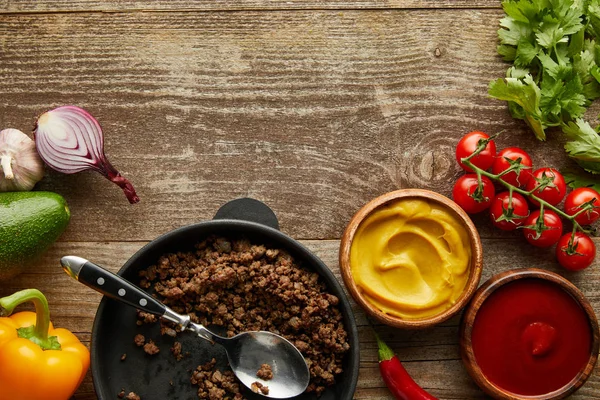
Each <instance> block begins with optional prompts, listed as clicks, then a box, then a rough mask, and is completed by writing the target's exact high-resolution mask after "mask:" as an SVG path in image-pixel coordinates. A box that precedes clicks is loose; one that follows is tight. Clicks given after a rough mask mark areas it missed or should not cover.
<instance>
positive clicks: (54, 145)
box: [34, 106, 140, 204]
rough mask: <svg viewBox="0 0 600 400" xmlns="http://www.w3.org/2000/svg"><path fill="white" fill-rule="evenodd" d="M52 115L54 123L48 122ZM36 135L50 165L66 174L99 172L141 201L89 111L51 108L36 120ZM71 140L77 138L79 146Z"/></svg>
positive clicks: (44, 156) (68, 107)
mask: <svg viewBox="0 0 600 400" xmlns="http://www.w3.org/2000/svg"><path fill="white" fill-rule="evenodd" d="M50 118H53V122H54V125H53V126H50V124H49V123H48V120H49V119H50ZM69 135H71V136H69ZM34 136H35V141H36V146H37V150H38V153H39V155H40V158H41V159H42V160H43V161H44V162H45V163H46V165H48V166H49V167H50V168H52V169H54V170H56V171H59V172H62V173H65V174H74V173H77V172H80V171H83V170H86V169H91V170H94V171H97V172H99V173H101V174H102V175H104V176H105V177H106V178H107V179H109V180H110V181H111V182H113V183H115V184H116V185H118V186H119V187H120V188H121V189H122V190H123V193H125V196H126V197H127V200H129V203H131V204H135V203H137V202H139V201H140V198H139V197H138V195H137V194H136V192H135V189H134V188H133V185H132V184H131V183H130V182H129V181H128V180H127V179H126V178H124V177H123V176H122V175H121V174H120V173H119V172H118V171H117V170H116V169H115V168H114V167H113V166H112V165H111V163H110V162H109V161H108V159H107V158H106V155H105V154H104V136H103V134H102V129H101V128H100V125H99V124H98V121H96V119H95V118H94V117H93V116H92V115H91V114H90V113H88V112H87V111H86V110H84V109H82V108H80V107H77V106H62V107H58V108H55V109H53V110H50V111H48V112H46V113H44V114H42V115H41V116H40V117H39V118H38V120H37V121H36V125H35V129H34ZM68 139H74V140H75V146H73V143H72V142H71V141H69V140H68ZM82 152H83V153H85V154H83V153H82Z"/></svg>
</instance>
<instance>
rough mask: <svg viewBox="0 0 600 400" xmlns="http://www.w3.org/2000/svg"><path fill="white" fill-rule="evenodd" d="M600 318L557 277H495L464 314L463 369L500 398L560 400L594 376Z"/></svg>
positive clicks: (514, 273)
mask: <svg viewBox="0 0 600 400" xmlns="http://www.w3.org/2000/svg"><path fill="white" fill-rule="evenodd" d="M599 345H600V335H599V329H598V320H597V318H596V314H595V313H594V310H593V308H592V306H591V305H590V303H589V302H588V301H587V299H586V298H585V296H584V295H583V293H581V291H580V290H579V289H578V288H577V287H575V285H573V284H572V283H571V282H569V281H568V280H567V279H565V278H563V277H561V276H560V275H558V274H555V273H553V272H549V271H545V270H541V269H536V268H524V269H515V270H511V271H506V272H503V273H500V274H498V275H496V276H494V277H492V278H490V279H489V280H488V281H487V282H486V283H484V284H483V285H482V286H481V287H480V288H479V289H478V290H477V292H476V293H475V295H474V296H473V298H472V299H471V302H470V303H469V305H468V306H467V308H466V309H465V312H464V314H463V317H462V321H461V328H460V347H461V357H462V360H463V362H464V364H465V367H466V369H467V371H468V373H469V375H471V377H472V378H473V379H474V380H475V382H476V383H477V384H478V385H479V387H480V388H481V389H482V390H483V391H485V392H486V393H487V394H488V395H490V396H491V397H493V398H495V399H528V400H532V399H545V400H549V399H562V398H565V397H567V396H569V395H571V394H572V393H573V392H575V391H576V390H578V389H579V388H580V387H581V386H582V385H583V384H584V383H585V381H586V380H587V379H588V377H589V376H590V374H591V373H592V371H593V369H594V366H595V364H596V360H597V358H598V350H599Z"/></svg>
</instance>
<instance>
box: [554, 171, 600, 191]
mask: <svg viewBox="0 0 600 400" xmlns="http://www.w3.org/2000/svg"><path fill="white" fill-rule="evenodd" d="M561 173H562V175H563V176H564V178H565V182H566V183H567V185H569V186H570V187H571V188H573V189H576V188H580V187H590V188H592V189H595V190H596V191H599V192H600V177H597V176H594V175H592V174H587V173H585V172H583V171H581V170H579V171H576V170H574V169H567V170H564V171H561Z"/></svg>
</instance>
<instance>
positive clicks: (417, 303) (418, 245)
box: [339, 189, 483, 328]
mask: <svg viewBox="0 0 600 400" xmlns="http://www.w3.org/2000/svg"><path fill="white" fill-rule="evenodd" d="M339 261H340V269H341V273H342V278H343V280H344V284H345V285H346V287H347V289H348V291H349V292H350V295H351V296H352V297H353V298H354V300H355V301H356V302H357V303H358V304H359V305H360V306H361V307H362V308H363V309H364V310H365V311H366V313H367V314H368V315H369V316H371V317H372V318H374V319H376V320H378V321H380V322H382V323H385V324H388V325H391V326H394V327H398V328H426V327H430V326H433V325H436V324H439V323H440V322H443V321H445V320H447V319H449V318H451V317H452V316H454V315H455V314H456V313H458V312H459V311H460V310H461V309H462V308H463V307H464V306H465V305H466V304H467V302H468V301H469V299H470V298H471V296H472V295H473V293H474V292H475V289H477V286H478V285H479V280H480V278H481V270H482V267H483V251H482V247H481V240H480V238H479V233H478V232H477V229H476V228H475V226H474V224H473V222H472V221H471V219H470V218H469V216H468V215H467V214H466V213H465V212H464V211H463V210H462V208H460V207H459V206H458V205H457V204H456V203H455V202H454V201H452V200H450V199H449V198H447V197H445V196H443V195H441V194H439V193H435V192H432V191H429V190H423V189H401V190H396V191H393V192H389V193H386V194H384V195H382V196H379V197H377V198H375V199H373V200H371V201H370V202H368V203H367V204H365V205H364V206H363V207H362V208H360V210H358V212H356V214H355V215H354V216H353V217H352V219H351V220H350V222H349V223H348V226H347V227H346V230H345V231H344V234H343V235H342V240H341V243H340V252H339Z"/></svg>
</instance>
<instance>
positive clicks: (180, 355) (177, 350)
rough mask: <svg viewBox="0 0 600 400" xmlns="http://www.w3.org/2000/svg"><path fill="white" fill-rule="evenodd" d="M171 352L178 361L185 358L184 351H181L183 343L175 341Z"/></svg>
mask: <svg viewBox="0 0 600 400" xmlns="http://www.w3.org/2000/svg"><path fill="white" fill-rule="evenodd" d="M171 353H173V355H174V356H175V359H176V360H177V361H180V360H181V359H182V358H183V353H182V352H181V343H180V342H175V343H173V347H171Z"/></svg>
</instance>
